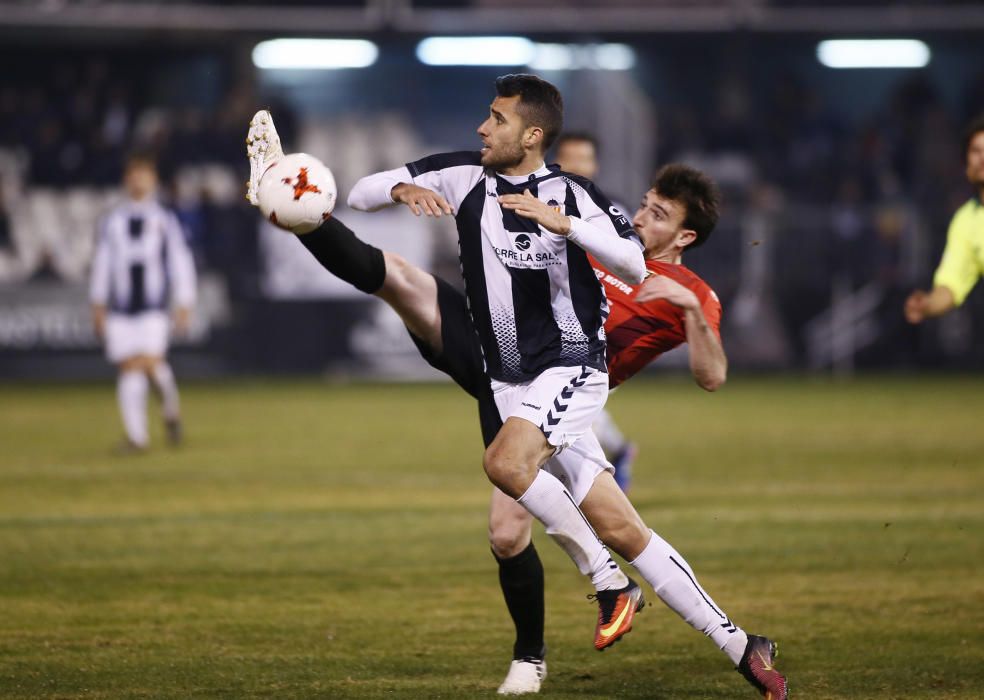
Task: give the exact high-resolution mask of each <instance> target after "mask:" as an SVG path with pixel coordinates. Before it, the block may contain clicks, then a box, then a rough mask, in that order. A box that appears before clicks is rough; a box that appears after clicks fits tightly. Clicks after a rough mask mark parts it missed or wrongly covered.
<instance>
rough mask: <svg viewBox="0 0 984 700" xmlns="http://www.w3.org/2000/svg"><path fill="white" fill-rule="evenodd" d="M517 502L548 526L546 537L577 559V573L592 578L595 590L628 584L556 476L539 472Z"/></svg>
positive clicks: (575, 560)
mask: <svg viewBox="0 0 984 700" xmlns="http://www.w3.org/2000/svg"><path fill="white" fill-rule="evenodd" d="M516 500H517V502H518V503H519V504H520V505H521V506H523V507H524V508H526V510H528V511H529V512H530V514H531V515H533V517H535V518H536V519H537V520H539V521H540V522H541V523H543V524H544V526H546V528H547V534H548V535H550V537H552V538H553V540H554V542H556V543H557V544H559V545H560V546H561V548H562V549H563V550H564V551H565V552H567V554H568V556H569V557H570V558H571V559H573V560H574V563H575V564H576V565H577V568H578V570H580V572H581V573H582V574H584V575H585V576H590V577H591V583H592V584H593V585H594V587H595V590H598V591H605V590H609V589H613V588H625V587H626V586H627V585H629V580H628V578H626V576H625V574H624V573H622V570H621V569H620V568H619V566H618V564H616V563H615V562H614V560H612V557H611V555H610V554H609V553H608V550H607V549H606V548H605V545H603V544H602V543H601V540H599V539H598V535H596V534H595V531H594V530H592V529H591V525H589V524H588V521H587V519H586V518H585V517H584V514H583V513H581V510H580V509H579V508H578V507H577V506H576V505H575V504H574V499H573V498H571V494H570V493H568V491H567V489H565V488H564V485H563V484H562V483H560V480H559V479H558V478H557V477H555V476H553V475H552V474H548V473H547V472H545V471H543V470H542V469H540V470H538V471H537V474H536V478H535V479H534V480H533V483H532V484H530V487H529V488H528V489H527V490H526V493H524V494H523V495H522V496H520V497H519V498H518V499H516Z"/></svg>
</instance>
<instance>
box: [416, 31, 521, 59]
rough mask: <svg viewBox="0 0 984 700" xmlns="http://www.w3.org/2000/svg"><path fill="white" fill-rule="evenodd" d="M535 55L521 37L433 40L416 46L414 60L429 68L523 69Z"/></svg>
mask: <svg viewBox="0 0 984 700" xmlns="http://www.w3.org/2000/svg"><path fill="white" fill-rule="evenodd" d="M534 52H535V47H534V45H533V42H532V41H530V40H529V39H526V38H523V37H520V36H435V37H429V38H427V39H424V40H423V41H421V42H420V43H419V44H417V58H418V59H420V62H421V63H425V64H427V65H428V66H525V65H527V64H528V63H529V62H530V61H531V60H532V59H533V55H534Z"/></svg>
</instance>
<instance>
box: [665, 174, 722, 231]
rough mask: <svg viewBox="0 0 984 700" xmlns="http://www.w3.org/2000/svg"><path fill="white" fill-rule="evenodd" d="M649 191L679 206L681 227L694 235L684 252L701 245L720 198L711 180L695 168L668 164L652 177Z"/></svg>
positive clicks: (715, 214)
mask: <svg viewBox="0 0 984 700" xmlns="http://www.w3.org/2000/svg"><path fill="white" fill-rule="evenodd" d="M652 189H654V190H656V192H658V193H659V195H660V196H661V197H665V198H666V199H671V200H673V201H674V202H679V203H680V204H682V205H683V208H684V212H685V213H684V217H683V225H684V227H685V228H688V229H691V230H692V231H694V233H696V234H697V238H695V239H694V242H693V243H691V244H690V245H688V246H687V249H688V250H689V249H690V248H696V247H697V246H699V245H701V244H703V243H704V241H706V240H707V238H708V236H710V235H711V231H713V230H714V226H715V225H717V222H718V206H719V205H720V200H721V196H720V194H719V193H718V188H717V185H715V184H714V181H713V180H711V178H709V177H707V175H705V174H704V173H702V172H701V171H699V170H697V169H696V168H691V167H690V166H687V165H683V164H682V163H670V164H669V165H664V166H663V167H662V168H660V169H659V170H658V171H657V173H656V175H654V176H653V184H652Z"/></svg>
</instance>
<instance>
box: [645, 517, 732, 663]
mask: <svg viewBox="0 0 984 700" xmlns="http://www.w3.org/2000/svg"><path fill="white" fill-rule="evenodd" d="M630 563H631V564H632V566H634V567H635V568H636V570H637V571H638V572H639V574H640V575H641V576H642V577H643V578H644V579H646V581H648V582H649V585H650V586H652V587H653V590H654V591H656V595H658V596H659V597H660V599H661V600H662V601H663V602H664V603H666V604H667V605H668V606H669V607H670V609H672V610H673V611H674V612H675V613H676V614H677V615H679V616H680V617H682V618H683V619H684V620H686V621H687V622H688V623H690V626H691V627H693V628H694V629H697V630H700V631H701V632H703V633H704V634H706V635H707V636H708V637H710V638H711V639H712V640H713V641H714V643H715V644H717V645H718V648H720V649H721V650H722V651H723V652H724V653H725V654H727V655H728V657H729V658H730V659H731V660H732V661H733V662H734V664H735V666H737V665H738V662H739V661H741V656H742V654H743V653H744V652H745V645H746V644H747V643H748V635H746V634H745V632H744V631H742V629H741V628H740V627H738V626H737V625H736V624H734V623H733V622H732V621H731V620H730V619H729V618H728V616H727V615H725V614H724V612H723V611H722V610H721V608H720V607H718V605H717V603H715V602H714V601H713V600H711V597H710V596H709V595H707V593H706V592H705V591H704V589H703V588H701V587H700V585H699V584H698V583H697V577H696V576H695V575H694V572H693V570H692V569H691V568H690V565H689V564H688V563H687V562H686V560H685V559H684V558H683V557H682V556H680V553H679V552H677V551H676V550H675V549H673V547H671V546H670V545H669V543H668V542H666V540H664V539H663V538H662V537H660V536H659V535H657V534H656V533H655V532H654V533H653V536H652V539H650V540H649V544H648V545H646V548H645V549H644V550H642V554H640V555H639V556H638V557H636V559H635V561H633V562H630Z"/></svg>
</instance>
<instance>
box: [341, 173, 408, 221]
mask: <svg viewBox="0 0 984 700" xmlns="http://www.w3.org/2000/svg"><path fill="white" fill-rule="evenodd" d="M401 182H413V177H412V176H411V175H410V171H409V170H407V169H406V167H402V168H395V169H393V170H384V171H383V172H381V173H373V174H372V175H366V176H365V177H363V178H361V179H360V180H359V181H358V182H357V183H355V186H354V187H353V188H352V189H351V190H350V191H349V196H348V200H347V201H348V205H349V206H350V207H352V208H353V209H356V210H358V211H378V210H380V209H383V208H385V207H392V206H393V205H395V204H396V202H394V201H393V196H392V195H391V192H392V191H393V188H394V187H396V186H397V185H399V184H400V183H401Z"/></svg>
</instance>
